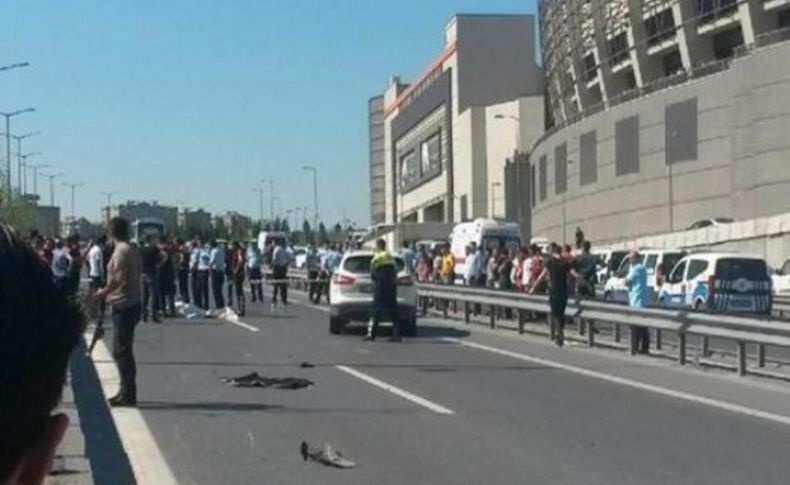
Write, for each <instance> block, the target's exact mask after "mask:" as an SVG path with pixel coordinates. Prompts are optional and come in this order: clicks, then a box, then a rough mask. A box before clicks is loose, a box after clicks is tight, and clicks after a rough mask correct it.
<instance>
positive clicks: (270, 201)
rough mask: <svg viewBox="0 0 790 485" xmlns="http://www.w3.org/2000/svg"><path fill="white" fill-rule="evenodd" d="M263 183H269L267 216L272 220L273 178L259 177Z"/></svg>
mask: <svg viewBox="0 0 790 485" xmlns="http://www.w3.org/2000/svg"><path fill="white" fill-rule="evenodd" d="M261 182H263V183H264V184H267V183H268V184H269V217H270V219H271V220H272V222H274V180H272V179H261Z"/></svg>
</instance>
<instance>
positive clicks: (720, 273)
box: [716, 258, 768, 280]
mask: <svg viewBox="0 0 790 485" xmlns="http://www.w3.org/2000/svg"><path fill="white" fill-rule="evenodd" d="M767 277H768V266H767V265H766V264H765V261H762V260H759V259H748V258H722V259H720V260H719V261H718V262H717V263H716V278H719V279H723V280H737V279H738V278H746V279H747V280H763V279H765V278H767Z"/></svg>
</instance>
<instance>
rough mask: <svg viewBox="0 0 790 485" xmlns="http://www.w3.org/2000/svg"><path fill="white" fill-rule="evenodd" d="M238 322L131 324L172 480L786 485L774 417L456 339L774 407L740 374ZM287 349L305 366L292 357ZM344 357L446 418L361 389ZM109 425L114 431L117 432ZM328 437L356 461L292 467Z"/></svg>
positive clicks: (450, 339)
mask: <svg viewBox="0 0 790 485" xmlns="http://www.w3.org/2000/svg"><path fill="white" fill-rule="evenodd" d="M244 322H245V323H247V324H248V325H251V326H252V327H255V328H258V329H259V331H258V332H252V331H250V330H249V329H246V328H244V327H240V326H234V325H229V324H223V323H220V322H206V321H204V322H192V323H187V322H186V321H184V320H177V321H175V320H171V321H168V322H167V323H166V324H164V325H144V326H142V327H141V328H140V331H139V334H138V337H139V338H138V343H137V347H136V348H137V354H138V365H139V376H138V378H139V382H140V391H139V392H140V399H141V411H142V414H143V417H144V419H145V421H146V423H147V424H148V426H149V428H151V430H152V432H153V436H154V438H155V439H156V441H157V443H158V445H159V447H160V448H161V449H162V451H163V453H164V455H165V459H166V460H167V462H168V464H169V465H170V466H171V468H172V469H173V471H174V473H175V475H176V477H177V478H178V479H179V481H180V482H181V483H201V484H202V483H209V484H213V483H224V484H233V483H284V484H285V483H295V484H303V483H330V484H331V483H338V484H344V485H346V484H356V483H359V484H369V483H381V484H400V483H437V484H445V483H446V484H457V483H483V482H485V483H491V484H497V483H502V484H507V483H569V484H570V483H589V484H596V483H600V484H604V483H605V484H612V483H629V484H635V483H644V484H653V483H656V484H658V483H697V484H698V483H745V482H752V483H785V482H786V474H787V472H788V466H787V464H786V453H785V450H786V449H787V447H788V445H790V426H787V425H782V424H779V423H777V422H772V421H769V420H766V419H758V418H756V417H753V416H748V415H744V414H738V413H733V412H729V411H726V410H723V409H720V408H716V407H712V406H708V405H704V404H701V403H698V402H693V401H689V400H683V399H676V398H673V397H670V396H667V395H662V394H659V393H655V392H646V391H644V390H641V389H635V388H633V387H629V386H624V385H621V384H617V383H614V382H608V381H605V380H601V379H595V378H590V377H588V376H584V375H580V374H578V373H573V372H567V371H566V370H563V369H560V368H557V367H554V366H552V365H542V364H538V363H535V362H527V361H523V360H518V359H514V358H511V357H508V356H506V355H499V354H496V353H492V352H488V351H486V350H481V349H480V348H471V347H467V346H463V345H459V344H458V343H457V342H458V341H460V342H467V343H476V344H480V345H484V346H488V347H492V348H494V347H495V348H501V349H507V350H508V351H512V352H519V353H520V354H523V355H528V356H536V357H537V358H540V359H545V362H547V363H552V362H558V363H561V364H565V365H574V366H578V367H580V368H585V369H596V370H597V371H600V372H607V373H612V374H616V375H618V376H620V377H625V378H629V379H643V378H649V379H653V381H654V382H657V383H658V384H660V385H661V386H666V387H672V388H675V389H679V390H681V391H686V392H693V391H695V389H702V388H704V389H705V392H706V394H705V395H706V396H708V397H712V398H717V399H738V400H739V401H738V402H740V403H741V404H744V405H754V406H758V405H765V406H768V407H771V406H773V407H771V408H770V409H766V410H767V411H773V412H781V413H783V414H786V415H788V416H790V409H788V408H787V407H783V406H784V404H783V402H784V401H790V400H788V399H787V398H788V397H790V394H788V392H787V391H786V389H783V388H781V387H779V386H776V387H775V386H770V387H766V386H752V385H751V384H749V383H744V382H742V381H736V380H732V379H721V378H720V377H716V376H706V375H702V374H700V373H694V372H687V371H686V370H684V369H680V370H678V369H671V368H667V367H666V366H665V365H664V364H655V363H653V362H650V361H649V360H645V359H630V360H627V359H624V358H622V356H617V355H610V354H607V353H605V352H600V351H593V352H590V351H587V350H585V349H581V348H570V349H564V350H559V349H555V348H553V347H551V346H548V345H546V344H545V342H543V341H542V340H535V339H529V338H527V339H524V338H512V337H507V336H501V335H494V334H491V333H488V332H478V331H477V330H475V331H473V333H472V334H471V335H469V334H467V332H466V329H465V328H463V327H462V326H449V327H448V326H445V325H444V324H443V323H442V322H438V321H434V320H430V319H429V320H425V321H423V328H422V331H421V337H420V338H417V339H407V340H406V341H405V342H404V343H403V344H399V345H398V344H390V343H388V342H386V341H381V342H375V343H372V344H370V343H364V342H362V341H361V339H360V338H358V336H353V335H346V336H340V337H335V336H330V335H328V333H327V316H326V314H325V312H324V311H323V310H320V309H314V308H305V307H302V306H297V305H294V306H292V307H291V308H290V309H289V314H288V315H269V314H268V311H262V309H261V308H256V307H252V312H251V315H250V316H249V317H247V318H245V319H244ZM302 361H309V362H311V363H313V364H315V367H314V368H307V369H303V368H300V367H299V364H300V363H301V362H302ZM336 366H348V367H350V368H351V369H353V370H355V371H356V372H358V373H362V374H364V375H365V376H369V377H371V378H373V379H377V380H379V381H382V382H384V383H387V384H389V385H392V386H396V387H397V388H398V389H400V390H403V391H407V392H408V393H411V394H412V395H415V396H418V397H420V398H423V399H425V400H427V401H429V402H431V403H434V404H437V405H439V406H442V407H445V408H447V409H449V410H451V411H452V412H453V414H451V415H447V414H440V413H437V412H435V411H434V410H432V409H430V408H428V407H425V406H422V405H420V404H418V403H415V402H413V401H410V400H407V399H405V398H403V397H402V396H400V395H397V394H393V393H391V392H388V391H386V390H383V389H381V388H379V387H375V386H373V385H371V384H370V383H369V382H366V381H365V380H362V379H360V378H358V377H355V376H354V375H351V374H349V373H347V372H343V371H341V370H340V369H338V368H337V367H336ZM253 370H254V371H257V372H259V373H261V374H265V375H272V376H280V377H282V376H300V377H307V378H309V379H311V380H313V381H314V382H315V383H316V385H315V386H314V387H312V388H309V389H306V390H298V391H282V390H268V389H267V390H260V389H237V388H232V387H228V386H226V385H225V384H223V383H222V382H220V377H222V376H232V375H239V374H243V373H246V372H250V371H253ZM122 432H123V430H122ZM302 439H306V440H308V441H314V442H316V443H319V444H320V443H322V442H323V441H329V442H331V443H332V444H333V445H336V446H338V447H339V448H340V449H342V450H343V451H344V452H346V454H347V455H349V456H350V457H351V458H352V459H354V460H356V461H357V462H358V463H359V467H358V468H357V469H354V470H347V471H341V470H334V469H329V468H325V467H322V466H320V465H317V464H304V463H302V460H301V457H300V456H299V455H298V446H299V443H300V442H301V441H302Z"/></svg>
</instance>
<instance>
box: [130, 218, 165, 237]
mask: <svg viewBox="0 0 790 485" xmlns="http://www.w3.org/2000/svg"><path fill="white" fill-rule="evenodd" d="M164 234H165V223H164V222H162V221H161V220H159V219H153V218H144V219H135V220H134V222H132V241H134V242H137V243H143V242H145V240H146V239H148V238H149V237H150V238H151V239H152V240H154V241H157V240H159V237H160V236H163V235H164Z"/></svg>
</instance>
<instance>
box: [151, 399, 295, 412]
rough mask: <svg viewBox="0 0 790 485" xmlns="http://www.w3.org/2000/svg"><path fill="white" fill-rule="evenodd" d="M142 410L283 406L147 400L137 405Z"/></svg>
mask: <svg viewBox="0 0 790 485" xmlns="http://www.w3.org/2000/svg"><path fill="white" fill-rule="evenodd" d="M137 407H138V408H139V409H140V410H141V411H148V410H154V411H213V412H221V411H234V412H244V411H271V410H274V409H280V408H282V406H280V405H273V404H263V403H241V402H222V401H217V402H160V401H146V402H140V403H138V406H137Z"/></svg>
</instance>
